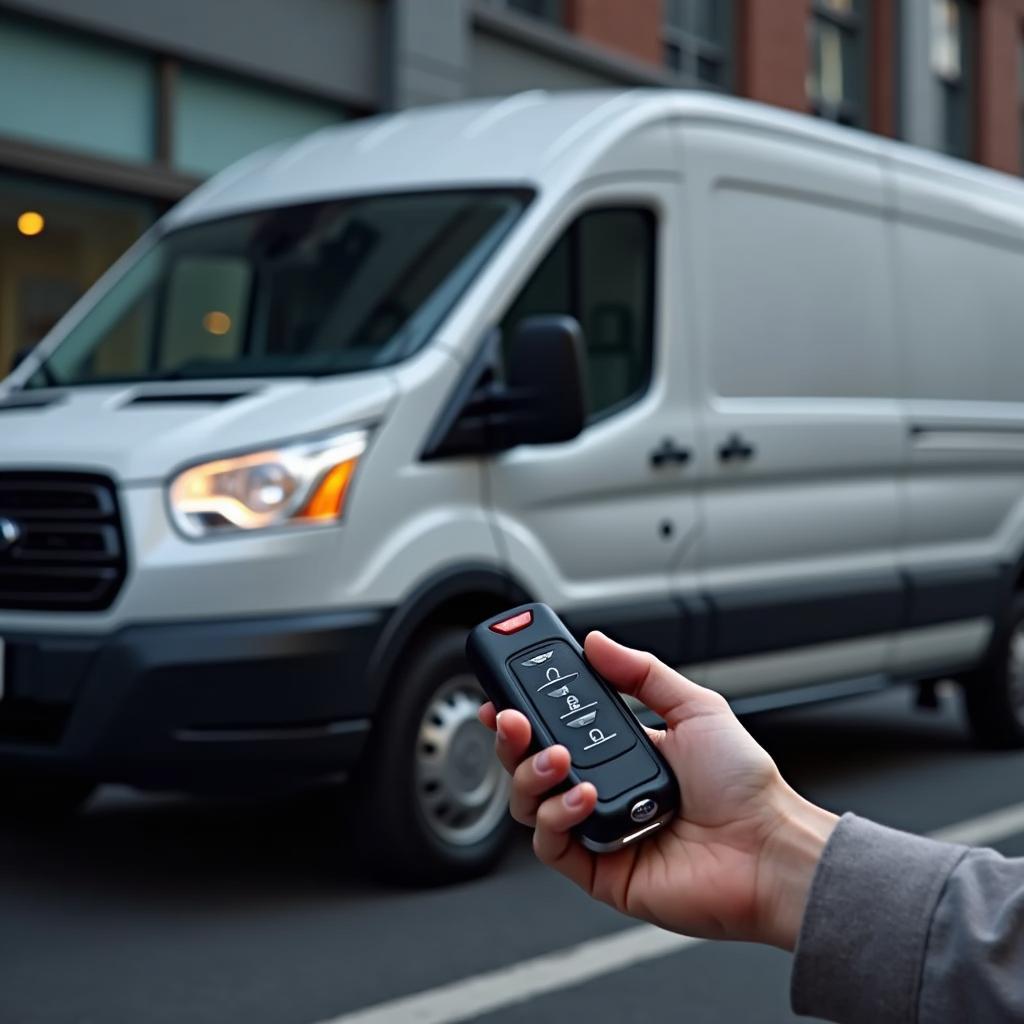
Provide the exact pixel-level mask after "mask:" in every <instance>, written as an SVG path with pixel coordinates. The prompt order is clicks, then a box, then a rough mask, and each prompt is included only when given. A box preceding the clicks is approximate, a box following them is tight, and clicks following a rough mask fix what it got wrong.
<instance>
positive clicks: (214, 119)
mask: <svg viewBox="0 0 1024 1024" xmlns="http://www.w3.org/2000/svg"><path fill="white" fill-rule="evenodd" d="M346 116H347V115H346V111H344V110H343V109H342V108H341V107H339V106H338V105H337V104H334V103H329V102H327V101H326V100H320V99H315V98H311V97H307V96H300V95H297V94H293V93H290V92H285V91H284V90H282V89H277V88H274V87H272V86H268V85H264V84H262V83H260V82H250V81H246V80H245V79H241V78H234V77H232V76H229V75H223V74H217V73H216V72H213V71H206V70H204V69H202V68H194V67H184V68H182V69H181V75H180V77H179V81H178V88H177V97H176V107H175V111H174V141H173V151H174V159H175V163H176V164H177V166H178V167H179V168H180V169H181V170H183V171H186V172H188V173H190V174H199V175H208V174H215V173H216V172H217V171H219V170H222V169H223V168H225V167H227V166H228V165H229V164H232V163H234V162H235V161H236V160H239V159H241V158H242V157H243V156H247V155H248V154H249V153H252V152H254V151H255V150H257V149H261V148H262V147H264V146H269V145H271V144H273V143H275V142H281V141H284V140H286V139H296V138H300V137H301V136H303V135H308V134H309V133H310V132H314V131H316V130H317V129H319V128H326V127H328V126H330V125H332V124H338V123H339V122H341V121H344V120H345V119H346Z"/></svg>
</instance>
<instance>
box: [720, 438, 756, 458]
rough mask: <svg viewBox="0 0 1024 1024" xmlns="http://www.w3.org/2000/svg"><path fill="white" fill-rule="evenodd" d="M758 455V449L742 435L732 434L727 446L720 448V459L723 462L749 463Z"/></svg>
mask: <svg viewBox="0 0 1024 1024" xmlns="http://www.w3.org/2000/svg"><path fill="white" fill-rule="evenodd" d="M755 454H756V449H755V448H754V446H753V445H752V444H751V443H750V442H749V441H747V440H745V439H744V438H743V437H742V436H741V435H740V434H730V435H729V437H728V438H727V439H726V441H725V444H722V445H720V446H719V448H718V458H719V459H720V460H721V461H722V462H749V461H750V460H751V459H752V458H753V457H754V455H755Z"/></svg>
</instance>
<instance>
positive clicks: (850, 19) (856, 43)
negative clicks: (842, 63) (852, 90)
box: [807, 0, 871, 130]
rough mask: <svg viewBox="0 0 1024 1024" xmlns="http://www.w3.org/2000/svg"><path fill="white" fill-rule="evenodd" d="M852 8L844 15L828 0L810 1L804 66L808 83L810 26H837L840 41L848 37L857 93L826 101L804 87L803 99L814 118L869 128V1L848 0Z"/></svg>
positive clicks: (811, 27) (810, 64) (811, 58)
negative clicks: (840, 36) (850, 43)
mask: <svg viewBox="0 0 1024 1024" xmlns="http://www.w3.org/2000/svg"><path fill="white" fill-rule="evenodd" d="M851 2H852V4H853V11H852V12H851V13H849V14H844V13H843V12H842V11H837V10H836V9H835V8H834V7H832V6H831V5H830V4H829V3H828V0H813V3H812V4H811V9H810V21H809V24H808V40H807V42H808V50H809V51H810V53H809V57H810V62H809V66H808V84H809V80H810V67H811V66H813V63H814V51H813V40H814V36H813V29H814V27H815V26H816V25H818V24H819V23H822V22H824V23H825V24H827V25H830V26H832V27H833V28H835V29H837V30H838V31H839V32H840V33H841V34H842V37H843V42H846V41H847V40H852V42H853V47H852V52H853V56H854V73H855V75H856V78H855V81H856V84H857V96H856V97H855V98H854V99H850V98H849V97H847V96H845V95H844V97H843V99H842V100H840V102H839V103H829V102H827V101H825V100H824V99H823V98H822V97H821V96H816V95H814V93H813V92H812V91H811V90H810V89H809V88H808V90H807V99H808V101H809V102H810V105H811V110H812V112H813V113H814V115H815V116H816V117H820V118H822V119H823V120H826V121H833V122H835V123H836V124H841V125H845V126H846V127H848V128H861V129H864V130H867V129H868V128H869V124H868V117H869V113H870V106H871V0H851Z"/></svg>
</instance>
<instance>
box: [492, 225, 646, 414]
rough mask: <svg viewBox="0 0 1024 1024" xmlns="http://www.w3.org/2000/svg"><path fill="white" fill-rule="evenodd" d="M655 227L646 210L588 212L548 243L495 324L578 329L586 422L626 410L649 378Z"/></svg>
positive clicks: (509, 328) (509, 330)
mask: <svg viewBox="0 0 1024 1024" xmlns="http://www.w3.org/2000/svg"><path fill="white" fill-rule="evenodd" d="M654 233H655V219H654V215H653V214H652V213H651V211H650V210H645V209H639V208H636V209H634V208H621V207H617V208H615V209H607V210H592V211H590V212H588V213H585V214H583V215H582V216H581V217H579V218H578V219H577V220H576V221H575V222H574V223H573V224H572V225H571V226H570V227H569V228H568V229H567V230H566V232H565V234H563V235H562V237H561V238H560V239H559V240H558V242H556V243H555V245H554V247H553V248H552V249H551V251H550V252H549V253H548V255H547V256H546V257H545V258H544V260H543V262H542V263H541V264H540V266H539V267H538V268H537V269H536V270H535V271H534V273H533V276H532V277H531V278H530V280H529V281H528V282H527V283H526V286H525V287H524V288H523V290H522V291H521V292H520V294H519V296H518V298H517V299H516V300H515V302H513V303H512V306H511V307H510V309H509V311H508V313H507V314H506V315H505V318H504V320H503V321H502V323H501V332H502V338H503V339H505V340H506V341H507V339H509V338H511V337H512V334H513V333H514V331H515V328H516V325H517V324H518V323H519V321H520V320H522V319H523V318H524V317H527V316H535V315H539V314H545V313H547V314H558V313H560V314H567V315H569V316H573V317H575V318H576V319H577V320H578V321H579V323H580V326H581V327H582V328H583V340H584V346H585V367H584V373H585V377H586V380H585V384H586V393H587V405H588V408H587V412H588V418H590V419H594V418H597V417H599V416H602V415H605V414H607V413H609V412H611V411H613V410H615V409H618V408H621V407H622V406H625V405H628V404H629V403H630V402H633V401H635V400H636V399H637V398H639V397H640V396H641V395H642V394H643V393H644V391H646V389H647V385H648V383H649V382H650V378H651V360H652V349H653V312H654V311H653V306H654Z"/></svg>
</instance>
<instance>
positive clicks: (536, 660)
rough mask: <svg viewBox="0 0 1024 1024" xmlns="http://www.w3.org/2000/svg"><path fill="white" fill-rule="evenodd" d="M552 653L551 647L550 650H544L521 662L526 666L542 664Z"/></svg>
mask: <svg viewBox="0 0 1024 1024" xmlns="http://www.w3.org/2000/svg"><path fill="white" fill-rule="evenodd" d="M554 653H555V652H554V649H552V650H550V651H545V652H544V653H543V654H538V655H537V656H536V657H535V658H529V659H528V660H527V661H524V662H523V663H522V664H523V665H526V666H528V665H543V664H544V662H545V661H548V660H549V659H550V658H551V655H552V654H554Z"/></svg>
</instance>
